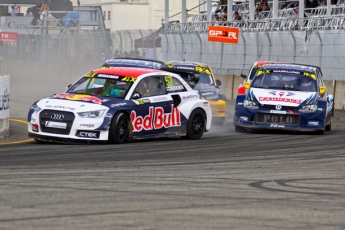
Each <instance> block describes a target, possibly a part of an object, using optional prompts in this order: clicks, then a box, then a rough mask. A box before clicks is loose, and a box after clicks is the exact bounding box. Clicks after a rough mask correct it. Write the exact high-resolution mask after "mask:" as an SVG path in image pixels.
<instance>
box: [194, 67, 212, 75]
mask: <svg viewBox="0 0 345 230" xmlns="http://www.w3.org/2000/svg"><path fill="white" fill-rule="evenodd" d="M195 71H198V72H200V73H207V74H211V71H210V70H209V69H208V68H204V67H201V66H196V67H195Z"/></svg>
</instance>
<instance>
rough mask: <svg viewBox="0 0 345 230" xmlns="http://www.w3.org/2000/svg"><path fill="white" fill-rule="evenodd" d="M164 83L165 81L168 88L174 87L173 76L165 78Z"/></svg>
mask: <svg viewBox="0 0 345 230" xmlns="http://www.w3.org/2000/svg"><path fill="white" fill-rule="evenodd" d="M164 81H165V84H166V87H171V86H172V76H164Z"/></svg>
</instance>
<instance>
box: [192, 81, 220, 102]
mask: <svg viewBox="0 0 345 230" xmlns="http://www.w3.org/2000/svg"><path fill="white" fill-rule="evenodd" d="M193 89H194V90H197V91H198V92H199V95H200V96H201V97H204V98H205V99H206V100H217V99H219V89H218V88H217V87H216V86H214V85H208V84H199V85H196V86H195V87H194V88H193Z"/></svg>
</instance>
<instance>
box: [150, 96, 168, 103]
mask: <svg viewBox="0 0 345 230" xmlns="http://www.w3.org/2000/svg"><path fill="white" fill-rule="evenodd" d="M151 99H152V100H153V101H154V102H159V101H167V100H169V98H168V97H167V96H161V97H152V98H151Z"/></svg>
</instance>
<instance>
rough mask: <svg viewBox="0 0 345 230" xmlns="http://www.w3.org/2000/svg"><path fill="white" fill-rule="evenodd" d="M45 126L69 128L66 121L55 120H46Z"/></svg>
mask: <svg viewBox="0 0 345 230" xmlns="http://www.w3.org/2000/svg"><path fill="white" fill-rule="evenodd" d="M45 126H46V127H49V128H56V129H66V128H67V124H66V123H61V122H54V121H46V123H45Z"/></svg>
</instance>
